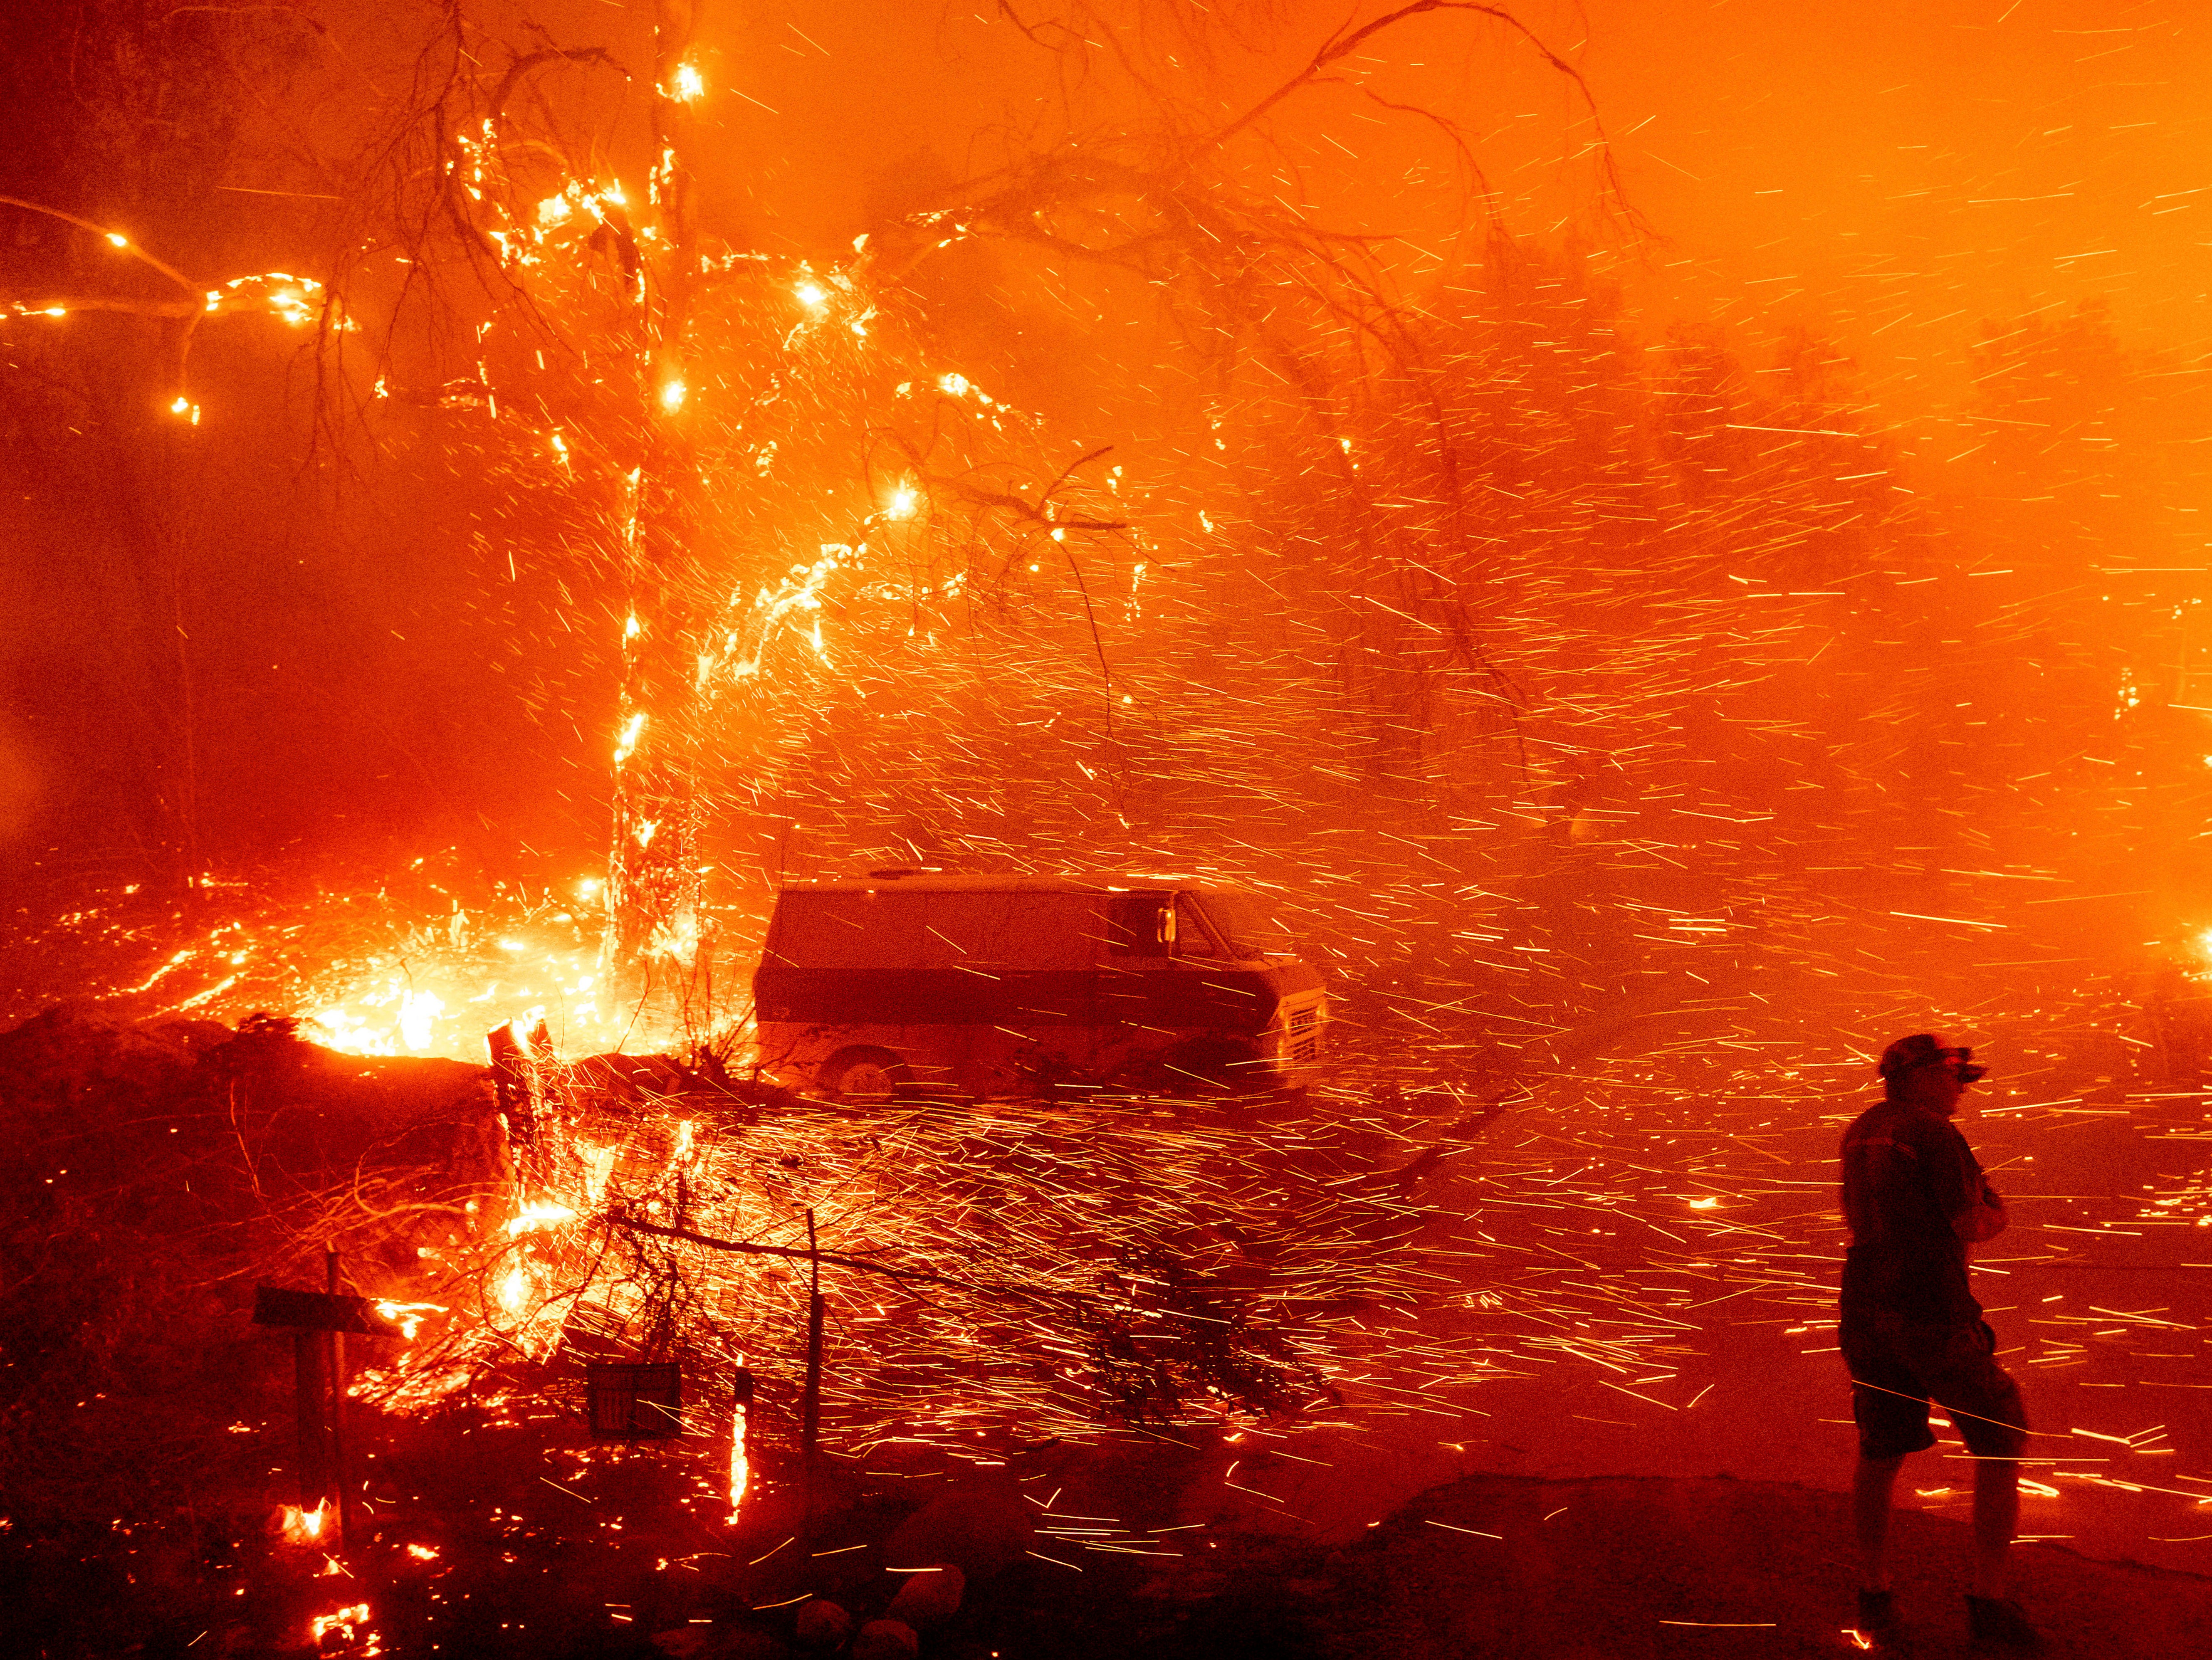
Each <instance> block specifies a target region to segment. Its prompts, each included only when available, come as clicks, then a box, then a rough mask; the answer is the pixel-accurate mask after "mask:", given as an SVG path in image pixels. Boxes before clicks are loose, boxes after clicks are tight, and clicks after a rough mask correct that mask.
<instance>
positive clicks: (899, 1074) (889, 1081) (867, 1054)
mask: <svg viewBox="0 0 2212 1660" xmlns="http://www.w3.org/2000/svg"><path fill="white" fill-rule="evenodd" d="M913 1076H914V1074H913V1073H912V1072H911V1071H909V1070H908V1067H907V1064H906V1062H905V1061H902V1060H900V1059H899V1058H898V1056H896V1055H893V1054H892V1053H891V1052H890V1050H889V1049H841V1050H839V1051H838V1052H837V1053H836V1055H831V1056H830V1057H829V1059H828V1060H827V1061H823V1063H822V1065H821V1067H818V1068H817V1070H816V1072H815V1074H814V1079H815V1083H816V1085H817V1087H818V1088H819V1089H820V1090H821V1091H822V1093H823V1095H824V1096H826V1097H828V1098H829V1099H830V1100H832V1101H888V1100H890V1098H891V1097H892V1096H893V1095H895V1094H896V1093H897V1092H898V1087H899V1085H902V1084H904V1083H906V1082H907V1081H908V1080H909V1079H911V1078H912V1077H913Z"/></svg>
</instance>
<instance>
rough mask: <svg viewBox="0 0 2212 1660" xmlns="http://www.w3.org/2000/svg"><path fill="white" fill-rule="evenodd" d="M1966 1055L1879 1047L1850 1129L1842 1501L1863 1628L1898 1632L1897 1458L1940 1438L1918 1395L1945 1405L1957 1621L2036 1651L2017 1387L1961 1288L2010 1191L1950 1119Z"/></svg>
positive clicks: (1933, 1048) (1972, 1073)
mask: <svg viewBox="0 0 2212 1660" xmlns="http://www.w3.org/2000/svg"><path fill="white" fill-rule="evenodd" d="M1972 1061H1973V1051H1972V1049H1954V1048H1951V1047H1949V1046H1948V1045H1947V1044H1945V1043H1944V1042H1943V1040H1942V1038H1941V1037H1937V1036H1936V1035H1935V1034H1934V1033H1932V1032H1918V1033H1916V1034H1915V1035H1913V1036H1912V1037H1901V1038H1899V1040H1898V1041H1897V1042H1896V1043H1892V1044H1891V1045H1890V1046H1889V1048H1888V1049H1886V1050H1885V1051H1883V1054H1882V1057H1881V1079H1882V1085H1883V1091H1884V1099H1883V1100H1882V1101H1881V1104H1879V1105H1877V1106H1874V1107H1870V1108H1869V1109H1868V1110H1866V1111H1865V1112H1863V1113H1862V1114H1860V1115H1859V1116H1858V1117H1857V1119H1855V1120H1854V1121H1853V1122H1852V1124H1851V1127H1850V1129H1848V1130H1846V1131H1845V1132H1844V1144H1843V1166H1844V1219H1845V1220H1846V1221H1848V1222H1849V1223H1850V1230H1851V1245H1850V1250H1849V1252H1848V1253H1847V1254H1846V1256H1845V1257H1844V1286H1843V1302H1842V1320H1841V1332H1840V1339H1841V1342H1842V1346H1843V1353H1844V1362H1845V1363H1846V1364H1847V1365H1849V1366H1850V1373H1851V1383H1852V1389H1851V1416H1852V1418H1853V1420H1855V1421H1856V1422H1857V1425H1858V1431H1859V1459H1858V1467H1857V1472H1856V1475H1855V1476H1854V1479H1853V1481H1852V1485H1851V1509H1852V1515H1853V1519H1854V1521H1855V1523H1856V1525H1857V1535H1858V1546H1859V1573H1860V1578H1859V1597H1858V1603H1859V1628H1860V1630H1861V1632H1862V1633H1864V1634H1865V1635H1866V1636H1868V1637H1869V1638H1871V1639H1875V1641H1876V1642H1877V1643H1879V1644H1882V1645H1887V1646H1888V1647H1890V1648H1892V1649H1895V1648H1897V1647H1899V1645H1901V1643H1902V1640H1903V1634H1902V1631H1901V1627H1900V1622H1899V1619H1898V1615H1897V1608H1896V1603H1895V1600H1894V1598H1893V1596H1892V1593H1891V1590H1890V1584H1889V1568H1888V1562H1887V1547H1888V1542H1889V1512H1890V1494H1891V1492H1892V1489H1893V1487H1895V1485H1896V1481H1897V1471H1898V1467H1899V1465H1900V1464H1902V1463H1903V1462H1905V1455H1906V1454H1907V1453H1911V1452H1918V1451H1920V1450H1923V1448H1927V1447H1931V1446H1933V1445H1934V1444H1936V1437H1935V1434H1934V1432H1932V1431H1930V1430H1929V1426H1928V1403H1929V1401H1930V1400H1934V1401H1936V1402H1938V1403H1940V1404H1941V1405H1942V1407H1943V1408H1944V1410H1945V1411H1947V1412H1948V1413H1949V1414H1950V1416H1951V1421H1952V1423H1953V1424H1954V1426H1956V1428H1957V1429H1958V1432H1959V1433H1960V1437H1961V1438H1963V1439H1964V1440H1965V1442H1966V1450H1967V1451H1968V1452H1969V1453H1971V1454H1972V1456H1973V1457H1974V1460H1975V1464H1974V1566H1973V1584H1972V1590H1970V1591H1969V1592H1968V1593H1967V1596H1966V1612H1967V1621H1968V1625H1969V1627H1970V1629H1971V1631H1972V1637H1973V1641H1974V1645H1975V1646H1976V1648H1978V1649H1980V1650H1982V1651H1995V1652H1997V1653H2004V1654H2039V1653H2041V1652H2042V1651H2043V1639H2042V1638H2041V1637H2040V1636H2039V1634H2038V1633H2037V1632H2036V1630H2035V1627H2033V1626H2031V1625H2030V1624H2029V1623H2028V1622H2027V1616H2026V1615H2025V1614H2022V1613H2021V1608H2020V1604H2019V1603H2017V1602H2014V1601H2012V1600H2011V1599H2010V1598H2009V1597H2008V1596H2007V1595H2006V1590H2007V1586H2006V1577H2005V1576H2006V1565H2007V1557H2008V1554H2009V1552H2010V1549H2011V1546H2012V1537H2013V1533H2014V1530H2015V1528H2016V1527H2017V1525H2018V1523H2019V1520H2020V1464H2019V1462H2018V1461H2019V1458H2020V1454H2021V1448H2022V1447H2023V1446H2025V1445H2026V1444H2027V1416H2026V1414H2024V1413H2023V1412H2022V1410H2021V1400H2020V1389H2019V1386H2018V1385H2017V1384H2015V1383H2014V1382H2013V1380H2012V1379H2011V1377H2008V1376H2007V1375H2006V1372H2005V1370H2004V1368H2003V1367H2002V1366H2000V1365H1997V1363H1996V1358H1995V1355H1996V1334H1995V1333H1994V1332H1992V1331H1991V1330H1990V1327H1989V1324H1988V1323H1987V1322H1986V1321H1984V1319H1983V1318H1982V1305H1981V1304H1979V1303H1978V1302H1976V1301H1975V1300H1974V1297H1973V1293H1972V1292H1971V1291H1970V1290H1969V1289H1968V1288H1967V1285H1966V1247H1967V1246H1968V1245H1969V1244H1974V1243H1979V1242H1981V1241H1982V1240H1984V1239H1992V1238H1995V1237H1996V1236H1997V1235H1998V1234H1999V1233H2001V1232H2002V1231H2003V1230H2004V1225H2005V1208H2004V1201H2003V1200H2002V1199H2001V1198H1999V1197H1998V1196H1997V1192H1996V1189H1994V1188H1992V1187H1991V1186H1990V1184H1989V1183H1988V1181H1987V1180H1986V1179H1985V1178H1984V1177H1983V1175H1982V1167H1981V1165H1980V1164H1978V1162H1977V1161H1976V1160H1975V1158H1974V1154H1973V1151H1972V1149H1971V1148H1970V1147H1968V1146H1967V1145H1966V1137H1965V1136H1963V1135H1961V1134H1959V1132H1958V1130H1957V1128H1955V1127H1954V1126H1953V1124H1952V1122H1951V1118H1952V1116H1953V1115H1954V1113H1956V1112H1957V1111H1958V1110H1959V1101H1960V1097H1961V1096H1963V1095H1964V1094H1965V1093H1966V1086H1967V1085H1970V1084H1972V1083H1975V1082H1977V1081H1978V1080H1979V1079H1980V1078H1981V1077H1982V1075H1983V1073H1984V1068H1982V1067H1978V1066H1975V1065H1974V1064H1972Z"/></svg>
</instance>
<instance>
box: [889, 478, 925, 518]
mask: <svg viewBox="0 0 2212 1660" xmlns="http://www.w3.org/2000/svg"><path fill="white" fill-rule="evenodd" d="M920 505H921V493H920V492H919V491H917V490H915V489H911V488H910V487H908V486H907V485H905V484H901V485H900V486H899V487H898V488H897V489H895V490H893V491H892V492H891V504H890V508H889V509H888V511H889V512H890V516H891V517H892V518H894V519H911V518H913V517H914V510H915V508H917V507H919V506H920Z"/></svg>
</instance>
